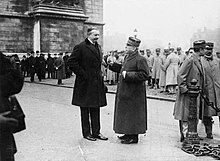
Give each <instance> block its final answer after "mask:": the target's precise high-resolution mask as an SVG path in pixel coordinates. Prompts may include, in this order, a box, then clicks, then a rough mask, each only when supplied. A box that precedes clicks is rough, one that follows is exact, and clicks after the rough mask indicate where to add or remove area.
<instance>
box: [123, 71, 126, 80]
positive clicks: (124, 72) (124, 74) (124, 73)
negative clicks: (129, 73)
mask: <svg viewBox="0 0 220 161" xmlns="http://www.w3.org/2000/svg"><path fill="white" fill-rule="evenodd" d="M122 76H123V78H124V79H125V76H126V71H123V72H122Z"/></svg>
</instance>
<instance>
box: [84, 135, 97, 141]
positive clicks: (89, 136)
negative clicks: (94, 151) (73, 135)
mask: <svg viewBox="0 0 220 161" xmlns="http://www.w3.org/2000/svg"><path fill="white" fill-rule="evenodd" d="M84 138H85V139H87V140H90V141H96V138H94V137H92V136H91V135H88V136H84Z"/></svg>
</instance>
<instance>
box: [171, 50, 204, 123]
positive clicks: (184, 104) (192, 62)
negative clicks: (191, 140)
mask: <svg viewBox="0 0 220 161" xmlns="http://www.w3.org/2000/svg"><path fill="white" fill-rule="evenodd" d="M192 79H196V80H197V81H198V83H197V85H199V86H200V88H201V89H204V70H203V68H202V66H201V63H200V62H199V59H198V57H197V56H196V55H195V53H194V54H192V56H191V57H190V58H188V59H186V60H185V61H184V62H183V64H182V65H181V67H180V68H179V71H178V74H177V83H178V87H179V91H178V94H177V97H176V102H175V105H174V119H176V120H182V121H187V120H188V116H189V101H190V98H189V95H188V94H187V91H188V86H189V85H191V84H190V82H191V81H192ZM197 102H198V103H197V107H198V109H197V115H198V118H199V116H200V117H201V116H202V113H203V103H202V102H203V101H202V99H201V97H200V96H198V101H197Z"/></svg>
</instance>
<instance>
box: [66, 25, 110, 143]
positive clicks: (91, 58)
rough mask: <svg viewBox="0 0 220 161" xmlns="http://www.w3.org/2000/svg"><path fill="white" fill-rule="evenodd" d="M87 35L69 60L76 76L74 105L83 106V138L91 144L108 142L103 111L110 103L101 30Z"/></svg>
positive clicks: (91, 31)
mask: <svg viewBox="0 0 220 161" xmlns="http://www.w3.org/2000/svg"><path fill="white" fill-rule="evenodd" d="M87 34H88V37H87V38H86V39H85V41H83V42H82V43H80V44H78V45H76V46H75V47H74V49H73V52H72V54H71V56H70V58H69V60H68V65H69V68H70V69H71V70H72V71H73V72H74V73H75V74H76V80H75V85H74V90H73V99H72V104H73V105H77V106H80V111H81V125H82V134H83V137H84V138H85V139H87V140H90V141H96V140H97V139H100V140H107V139H108V138H107V137H105V136H103V135H102V134H101V133H100V129H101V126H100V107H103V106H106V105H107V101H106V86H105V85H104V81H103V77H102V72H101V64H102V56H103V55H102V52H101V47H100V45H99V44H98V42H97V40H98V39H99V30H98V29H97V28H94V27H91V28H88V30H87Z"/></svg>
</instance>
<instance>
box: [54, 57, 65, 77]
mask: <svg viewBox="0 0 220 161" xmlns="http://www.w3.org/2000/svg"><path fill="white" fill-rule="evenodd" d="M54 66H55V67H57V68H58V69H57V79H64V78H65V64H64V60H63V58H60V57H58V58H57V59H56V60H55V61H54Z"/></svg>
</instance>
